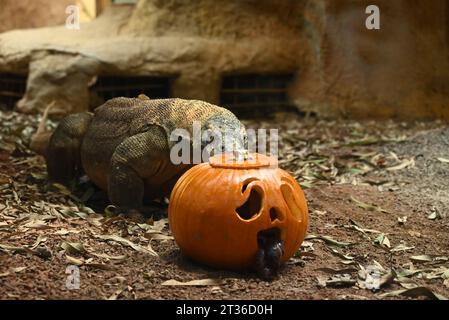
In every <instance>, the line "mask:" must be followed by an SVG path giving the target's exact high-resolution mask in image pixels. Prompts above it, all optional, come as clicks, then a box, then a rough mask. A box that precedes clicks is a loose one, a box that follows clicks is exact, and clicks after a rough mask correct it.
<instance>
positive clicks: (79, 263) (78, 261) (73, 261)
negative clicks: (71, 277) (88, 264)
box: [65, 254, 84, 266]
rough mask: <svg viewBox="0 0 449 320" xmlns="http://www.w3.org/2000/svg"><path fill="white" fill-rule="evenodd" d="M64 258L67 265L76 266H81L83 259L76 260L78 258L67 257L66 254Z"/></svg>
mask: <svg viewBox="0 0 449 320" xmlns="http://www.w3.org/2000/svg"><path fill="white" fill-rule="evenodd" d="M65 258H66V260H67V262H68V263H70V264H74V265H76V266H82V265H83V264H84V259H78V258H75V257H72V256H69V255H68V254H66V256H65Z"/></svg>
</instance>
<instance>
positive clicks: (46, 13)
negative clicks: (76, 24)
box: [0, 0, 74, 32]
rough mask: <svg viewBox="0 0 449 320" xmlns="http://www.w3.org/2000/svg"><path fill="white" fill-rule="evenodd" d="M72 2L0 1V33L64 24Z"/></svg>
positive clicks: (54, 0) (41, 0)
mask: <svg viewBox="0 0 449 320" xmlns="http://www.w3.org/2000/svg"><path fill="white" fill-rule="evenodd" d="M73 3H74V1H73V0H0V21H1V23H0V32H4V31H8V30H13V29H29V28H39V27H47V26H55V25H59V24H62V23H64V21H65V19H66V17H67V16H66V15H65V8H66V7H67V6H68V5H70V4H73Z"/></svg>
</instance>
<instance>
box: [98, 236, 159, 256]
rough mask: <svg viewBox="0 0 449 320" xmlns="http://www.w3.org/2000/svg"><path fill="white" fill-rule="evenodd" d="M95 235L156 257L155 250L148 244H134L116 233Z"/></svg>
mask: <svg viewBox="0 0 449 320" xmlns="http://www.w3.org/2000/svg"><path fill="white" fill-rule="evenodd" d="M95 236H96V237H97V238H99V239H102V240H106V241H114V242H117V243H120V244H121V245H123V246H127V247H131V248H133V249H134V250H136V251H138V252H144V253H148V254H150V255H152V256H156V257H157V256H158V254H157V253H156V251H154V250H153V249H152V248H151V247H150V246H148V247H147V248H144V247H142V246H141V245H138V244H135V243H133V242H131V241H130V240H128V239H125V238H122V237H120V236H117V235H112V234H111V235H95Z"/></svg>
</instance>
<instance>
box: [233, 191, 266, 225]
mask: <svg viewBox="0 0 449 320" xmlns="http://www.w3.org/2000/svg"><path fill="white" fill-rule="evenodd" d="M244 187H245V190H246V186H245V185H244ZM242 190H243V187H242ZM262 201H263V193H262V189H261V188H260V187H258V186H254V187H253V188H251V190H250V193H249V197H248V199H247V200H246V201H245V203H244V204H243V205H241V206H240V207H238V208H237V209H236V210H235V211H236V212H237V214H238V215H239V217H240V218H242V219H243V220H250V219H252V218H254V217H255V216H256V215H258V214H259V213H260V210H261V209H262Z"/></svg>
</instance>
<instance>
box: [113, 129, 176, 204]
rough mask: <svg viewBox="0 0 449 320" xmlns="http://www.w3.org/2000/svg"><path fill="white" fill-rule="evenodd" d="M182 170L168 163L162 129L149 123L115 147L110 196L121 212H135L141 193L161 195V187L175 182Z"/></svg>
mask: <svg viewBox="0 0 449 320" xmlns="http://www.w3.org/2000/svg"><path fill="white" fill-rule="evenodd" d="M181 172H182V167H180V166H178V167H176V166H174V165H173V164H171V162H170V158H169V146H168V142H167V137H166V134H165V132H164V130H163V129H162V128H161V127H159V126H151V127H150V128H149V129H148V130H147V131H145V132H143V133H139V134H136V135H134V136H131V137H129V138H127V139H125V140H124V141H123V142H122V143H121V144H120V145H119V146H118V147H117V148H116V149H115V151H114V153H113V155H112V158H111V163H110V170H109V174H108V195H109V199H110V201H111V203H113V204H114V205H116V206H118V207H119V210H120V211H123V212H125V213H130V212H134V211H135V210H139V209H140V208H142V207H143V198H144V195H151V196H149V198H153V197H152V196H153V195H158V194H160V195H164V192H162V191H163V187H162V186H165V185H167V183H170V182H171V181H176V179H175V177H177V175H179V173H181ZM149 189H151V190H149Z"/></svg>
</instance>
